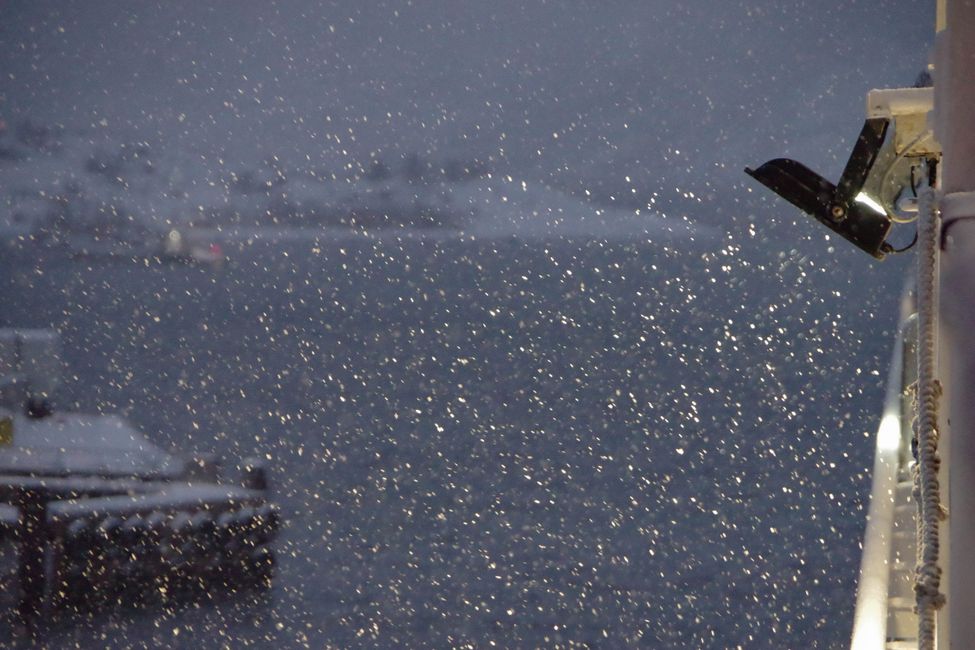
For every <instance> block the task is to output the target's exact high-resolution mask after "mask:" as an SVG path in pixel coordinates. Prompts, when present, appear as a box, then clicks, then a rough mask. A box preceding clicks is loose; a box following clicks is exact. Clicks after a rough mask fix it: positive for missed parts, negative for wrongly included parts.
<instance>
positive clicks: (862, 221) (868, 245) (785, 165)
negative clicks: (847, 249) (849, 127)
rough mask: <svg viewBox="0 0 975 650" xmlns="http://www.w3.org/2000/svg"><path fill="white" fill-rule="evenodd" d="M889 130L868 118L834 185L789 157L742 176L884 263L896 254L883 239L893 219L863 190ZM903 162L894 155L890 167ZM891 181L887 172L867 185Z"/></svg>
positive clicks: (881, 185)
mask: <svg viewBox="0 0 975 650" xmlns="http://www.w3.org/2000/svg"><path fill="white" fill-rule="evenodd" d="M888 126H890V120H889V119H887V118H885V117H875V118H869V119H867V121H866V122H865V123H864V124H863V129H862V130H861V131H860V136H859V137H858V138H857V141H856V144H855V145H854V146H853V153H851V154H850V159H849V160H848V161H847V163H846V168H845V169H844V170H843V175H842V176H841V177H840V180H839V183H837V184H836V185H833V184H832V183H830V182H829V181H828V180H826V179H825V178H823V177H822V176H820V175H819V174H817V173H816V172H814V171H812V170H811V169H809V168H808V167H806V166H805V165H803V164H802V163H799V162H796V161H795V160H790V159H788V158H776V159H774V160H770V161H768V162H767V163H765V164H764V165H762V166H760V167H759V168H758V169H749V168H746V169H745V173H747V174H748V175H749V176H751V177H752V178H754V179H756V180H757V181H758V182H760V183H761V184H762V185H765V186H766V187H768V188H769V189H770V190H772V191H773V192H775V193H776V194H778V195H779V196H781V197H782V198H784V199H785V200H786V201H788V202H789V203H792V204H793V205H795V206H796V207H797V208H799V209H800V210H802V211H803V212H805V213H806V214H808V215H810V216H812V217H813V218H815V219H816V220H817V221H819V222H820V223H822V224H823V225H824V226H826V227H827V228H829V229H830V230H832V231H833V232H835V233H837V234H839V235H841V236H842V237H844V238H845V239H847V240H849V241H850V242H851V243H852V244H854V245H855V246H857V247H858V248H860V249H862V250H864V251H866V252H867V253H869V254H870V255H872V256H874V257H876V258H877V259H883V258H884V256H885V255H886V254H887V253H891V252H894V248H893V247H892V246H891V245H890V244H889V243H887V241H886V239H887V233H888V232H889V231H890V228H891V225H892V223H893V220H892V219H891V218H890V216H889V215H888V213H887V211H886V209H885V208H884V207H883V205H884V202H880V201H877V200H875V199H873V198H872V197H870V196H869V194H866V193H864V192H863V189H864V185H865V184H867V179H868V177H869V176H870V175H871V174H870V172H871V169H872V168H873V167H874V163H875V162H876V160H877V157H878V155H879V154H880V153H881V149H882V147H883V145H884V139H885V137H886V135H887V127H888ZM901 159H902V156H897V155H896V154H895V155H894V156H893V157H891V159H890V160H889V163H890V164H891V165H895V164H896V163H897V162H899V161H900V160H901ZM897 176H898V177H899V176H900V174H898V175H897ZM893 180H895V179H894V178H892V174H890V173H889V170H885V171H884V172H883V178H882V180H881V181H880V182H879V183H878V182H876V181H874V182H873V183H871V185H873V186H875V187H876V189H878V190H883V189H885V188H884V186H885V185H887V184H889V183H890V182H891V181H893ZM898 180H899V179H898ZM898 184H899V183H898ZM901 187H903V185H901Z"/></svg>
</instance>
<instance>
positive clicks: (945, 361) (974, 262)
mask: <svg viewBox="0 0 975 650" xmlns="http://www.w3.org/2000/svg"><path fill="white" fill-rule="evenodd" d="M944 17H945V29H944V31H942V32H941V33H940V34H939V36H938V40H937V42H936V53H935V129H936V135H937V137H938V140H939V141H940V142H941V145H942V151H943V159H942V160H943V164H942V174H941V189H942V191H943V193H944V198H943V200H942V205H941V215H942V229H941V232H942V242H941V262H940V263H941V282H940V295H939V299H940V313H941V318H940V321H941V332H940V337H941V339H940V355H939V356H940V363H941V368H942V372H941V377H942V380H943V382H944V385H945V396H944V400H943V402H942V405H943V406H942V412H943V419H945V418H946V420H945V421H944V422H943V425H942V434H943V438H942V448H943V450H944V451H943V459H944V464H943V466H942V469H943V471H946V472H947V481H944V480H943V482H942V485H947V486H948V489H947V495H946V497H947V498H946V499H945V501H946V502H947V506H948V509H949V516H948V520H947V522H946V525H947V535H946V540H945V541H946V542H947V544H946V545H945V547H944V548H943V551H944V552H943V555H942V557H943V561H942V564H943V568H944V570H945V578H946V583H947V584H946V585H945V590H946V593H947V604H946V607H945V609H944V610H942V612H941V615H940V616H939V620H938V628H939V634H938V646H939V648H942V649H943V648H949V647H951V648H971V647H975V616H973V615H972V612H975V562H972V558H971V551H970V548H971V544H972V540H973V539H975V398H973V391H975V339H973V338H972V333H973V332H975V191H973V190H975V120H972V118H971V117H970V116H971V115H972V111H973V109H975V0H948V1H947V2H946V3H945V11H944Z"/></svg>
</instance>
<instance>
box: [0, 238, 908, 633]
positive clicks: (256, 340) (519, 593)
mask: <svg viewBox="0 0 975 650" xmlns="http://www.w3.org/2000/svg"><path fill="white" fill-rule="evenodd" d="M722 246H723V245H721V244H717V245H715V246H714V247H713V249H710V250H709V251H708V252H706V253H701V252H696V253H690V252H680V251H679V250H676V249H675V246H674V245H671V246H670V247H664V246H663V245H659V244H647V243H631V244H625V243H599V242H551V243H541V242H535V243H526V242H518V241H513V240H512V241H508V240H495V241H490V242H483V241H482V242H459V241H450V242H442V241H441V242H433V241H426V242H423V241H405V242H404V241H392V240H388V241H383V242H375V241H369V240H365V239H360V240H347V241H343V242H318V243H315V242H304V243H296V244H288V245H278V246H266V247H262V248H260V249H258V248H252V249H248V250H244V251H241V252H239V253H237V254H236V255H234V256H232V257H231V263H230V264H229V265H228V266H227V267H226V268H224V269H222V270H220V271H217V272H213V271H210V270H205V269H198V268H191V267H185V266H158V265H148V266H146V265H143V264H141V263H140V264H136V263H123V262H113V261H77V260H76V261H71V260H57V259H47V260H34V259H32V258H31V257H30V256H29V255H28V256H27V257H24V256H23V255H22V254H13V253H10V254H8V255H7V256H6V258H5V260H4V263H3V264H2V265H0V268H2V270H3V276H2V277H0V280H2V284H0V304H3V306H4V307H3V310H2V312H0V324H12V325H18V326H39V327H49V326H54V327H57V328H59V329H60V330H61V331H62V333H63V336H64V340H65V357H66V361H67V363H68V366H69V367H70V369H71V372H72V373H73V374H72V376H70V377H69V378H68V381H67V386H66V388H65V394H66V396H65V399H63V400H62V402H63V404H64V405H67V406H71V407H77V408H82V409H86V410H96V409H97V410H106V411H114V410H121V411H124V412H126V413H127V414H128V415H129V416H130V417H131V418H132V419H133V420H134V421H135V422H136V423H137V424H139V425H140V426H141V427H142V428H143V429H144V430H145V431H146V432H147V433H148V434H149V435H150V436H151V437H152V438H153V439H154V440H156V441H157V442H158V443H159V444H161V445H163V446H166V447H172V448H176V449H180V450H183V451H187V452H190V451H206V452H211V451H212V452H216V453H217V454H218V455H220V456H222V457H224V458H227V459H231V460H233V459H237V458H240V457H243V456H249V455H255V454H257V455H266V456H267V457H268V458H269V459H270V460H271V461H272V464H273V467H274V473H273V478H274V481H275V484H276V489H277V496H278V498H279V500H280V502H281V503H282V505H283V508H284V511H285V513H286V520H287V523H286V528H285V530H284V532H283V535H282V538H281V540H280V543H279V546H278V555H279V571H278V576H277V580H276V583H275V585H274V587H273V588H272V589H271V591H270V592H268V593H266V594H263V595H260V594H239V595H237V596H236V597H225V596H215V597H214V598H213V599H203V601H202V602H197V603H195V604H187V605H185V606H181V607H176V608H172V607H166V608H164V607H150V608H148V609H144V610H140V611H134V612H132V611H126V612H114V613H111V612H109V613H101V614H97V615H94V616H91V617H85V618H83V619H82V620H80V621H78V620H75V621H72V622H71V623H70V624H69V623H68V622H60V623H56V624H54V625H53V627H52V630H51V631H50V633H49V635H48V637H47V638H48V643H49V645H51V646H52V647H72V646H79V647H102V646H105V647H151V646H172V647H194V646H195V647H217V646H227V647H257V648H265V647H266V648H282V647H289V648H290V647H313V648H318V647H359V646H370V647H373V646H374V647H437V648H441V647H458V646H461V647H462V646H471V647H473V646H477V647H490V646H491V645H492V644H494V645H496V646H499V647H555V646H564V647H570V646H576V647H597V646H602V647H623V646H631V647H632V646H640V647H660V648H670V647H689V648H705V647H706V648H728V647H735V646H736V645H741V646H742V647H747V648H764V647H842V646H843V645H844V644H845V643H846V642H847V639H848V634H849V630H850V627H851V623H852V606H853V599H854V590H855V578H856V570H857V566H858V562H859V543H860V535H861V534H862V527H863V517H864V506H865V498H866V494H867V491H868V487H869V484H868V481H869V477H868V476H867V468H868V467H869V466H870V463H871V460H872V456H871V454H872V440H871V439H870V438H868V437H867V435H866V434H867V433H868V432H869V433H871V434H872V431H873V429H874V427H875V422H876V416H877V414H878V412H879V410H880V400H881V391H882V386H881V383H882V382H881V376H880V375H882V374H883V372H884V370H885V364H886V361H887V355H888V350H889V346H890V343H891V341H892V328H893V324H894V323H893V319H894V315H895V313H894V312H895V302H896V296H897V291H898V288H899V284H900V278H901V274H900V273H899V272H893V271H892V270H891V269H892V268H893V269H895V270H896V268H897V267H890V266H888V267H887V268H886V269H885V271H887V272H886V273H882V272H880V271H876V270H873V269H872V268H871V267H853V268H852V270H851V269H846V268H843V267H839V268H823V267H824V264H823V262H822V260H817V259H815V258H814V259H812V261H810V260H809V259H805V258H801V257H800V256H799V255H798V254H795V255H787V256H785V257H779V256H778V255H776V254H775V253H774V251H771V252H761V251H758V250H751V251H748V250H745V251H742V250H732V249H728V248H722ZM676 248H680V246H679V245H678V246H676ZM817 264H818V265H817ZM863 268H867V269H868V270H867V271H863V270H862V269H863ZM837 292H838V293H837Z"/></svg>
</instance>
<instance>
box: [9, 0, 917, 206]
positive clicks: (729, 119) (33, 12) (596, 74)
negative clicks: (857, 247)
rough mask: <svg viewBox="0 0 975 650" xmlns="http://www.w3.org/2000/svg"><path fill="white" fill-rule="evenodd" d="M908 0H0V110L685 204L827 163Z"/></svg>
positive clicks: (889, 49) (214, 154) (182, 139)
mask: <svg viewBox="0 0 975 650" xmlns="http://www.w3.org/2000/svg"><path fill="white" fill-rule="evenodd" d="M927 4H929V3H916V2H908V1H906V0H899V1H892V2H883V1H874V2H865V1H862V0H861V1H859V2H857V1H856V0H848V1H846V2H842V3H822V2H814V1H807V2H779V1H774V0H754V1H748V2H737V1H736V2H723V1H722V2H718V1H715V0H690V1H687V2H673V1H662V0H629V1H624V0H599V1H581V0H560V1H553V0H549V1H547V2H546V1H545V0H491V1H490V2H485V1H483V0H476V1H475V0H413V1H408V0H390V1H374V2H368V1H366V2H350V1H335V0H331V1H330V0H293V1H285V0H279V1H277V2H274V1H270V0H248V1H239V2H205V1H202V0H166V1H165V2H150V1H142V2H139V1H135V2H116V1H110V0H0V60H2V61H3V62H4V64H3V74H2V78H0V117H2V118H4V119H6V121H8V122H13V121H15V120H18V119H22V118H23V117H24V116H32V117H33V118H35V119H37V120H41V121H45V122H58V123H63V124H64V125H65V126H67V127H68V128H70V129H80V130H90V131H91V132H92V133H97V132H100V131H101V132H108V133H110V134H111V136H112V137H113V138H115V139H122V140H127V139H140V140H147V141H149V142H151V143H154V144H163V145H164V146H167V147H175V148H179V149H181V150H184V152H191V153H192V155H201V156H207V157H209V158H210V159H212V160H217V161H223V162H222V163H221V162H215V163H213V164H231V165H237V164H239V163H246V162H248V161H254V160H260V159H262V158H263V157H264V156H267V155H278V156H280V157H282V158H284V159H285V160H288V161H291V163H292V164H302V161H304V160H309V161H312V162H313V163H314V164H328V165H342V164H346V163H352V164H357V163H362V162H363V161H367V160H368V159H369V158H370V157H373V156H375V157H380V158H395V157H396V156H400V155H402V154H404V153H409V152H413V151H416V152H421V153H423V154H425V155H428V156H430V157H431V158H433V159H444V158H446V157H450V156H463V157H466V158H480V159H490V160H492V161H493V164H494V166H495V167H496V168H498V169H502V170H507V171H510V172H511V173H513V174H515V175H518V176H522V177H525V178H538V179H545V180H547V181H549V182H552V183H553V184H555V185H557V186H560V187H565V188H570V189H572V190H573V191H575V192H577V193H580V192H583V191H584V190H586V189H589V190H591V191H592V192H593V193H594V194H595V195H596V196H598V197H599V198H600V199H605V198H606V197H608V196H611V195H612V196H616V197H620V196H626V197H628V199H627V200H631V201H634V202H635V203H636V204H639V203H640V202H642V201H645V200H646V198H647V197H649V196H652V195H654V194H658V195H659V196H660V197H661V203H662V204H666V202H667V201H673V200H675V199H679V198H680V197H682V196H683V195H684V193H685V192H687V191H691V192H694V193H695V196H698V197H703V200H704V203H703V205H704V206H705V209H707V204H708V202H710V201H713V200H715V199H717V198H721V197H722V195H726V194H727V193H729V192H731V193H734V192H736V191H739V192H740V187H743V186H744V185H745V184H747V182H748V181H747V180H746V179H745V178H744V177H743V176H742V175H741V168H742V167H743V166H744V165H745V164H757V163H760V162H762V161H764V160H765V159H767V158H769V157H773V156H778V155H783V154H791V155H793V156H795V157H797V158H800V159H802V160H803V161H804V162H807V163H809V164H810V165H812V166H814V167H820V168H822V167H825V168H824V169H823V171H824V172H827V173H828V174H834V175H835V174H838V173H839V170H840V169H841V167H842V163H843V161H844V160H845V156H846V154H847V152H848V148H849V146H850V142H851V141H852V139H853V138H854V137H855V136H856V133H857V132H858V131H859V126H860V123H861V121H862V119H863V103H864V101H863V96H864V94H865V92H866V91H867V90H868V89H869V88H871V87H879V86H890V85H910V84H911V83H912V82H913V79H914V77H915V76H916V74H917V73H918V71H919V70H920V69H921V68H922V67H923V65H924V63H925V62H926V59H927V53H928V50H929V48H930V43H931V40H932V30H933V3H930V4H931V5H932V6H931V7H928V6H927ZM627 178H629V180H626V179H627ZM733 183H739V188H737V189H735V188H733V187H732V185H731V184H733ZM634 190H635V192H634ZM698 205H699V206H700V205H702V204H698Z"/></svg>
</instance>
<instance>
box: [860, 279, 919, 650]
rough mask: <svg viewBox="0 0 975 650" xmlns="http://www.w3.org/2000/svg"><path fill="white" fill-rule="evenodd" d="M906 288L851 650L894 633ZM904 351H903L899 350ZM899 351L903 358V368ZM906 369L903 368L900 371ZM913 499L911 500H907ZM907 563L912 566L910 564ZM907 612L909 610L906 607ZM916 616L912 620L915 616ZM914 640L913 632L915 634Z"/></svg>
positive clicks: (887, 643) (909, 334)
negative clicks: (892, 594)
mask: <svg viewBox="0 0 975 650" xmlns="http://www.w3.org/2000/svg"><path fill="white" fill-rule="evenodd" d="M911 298H912V296H911V292H910V291H909V290H908V291H906V292H905V296H904V299H903V301H902V308H901V319H900V324H899V327H898V334H897V339H896V342H895V344H894V351H893V354H892V358H891V362H890V369H889V371H888V375H887V390H886V395H885V398H884V408H883V415H882V417H881V419H880V425H879V427H878V429H877V437H876V446H875V452H874V463H873V473H872V477H873V485H872V488H871V492H870V505H869V509H868V511H867V525H866V530H865V532H864V539H863V555H862V558H861V563H860V576H859V581H858V586H857V600H856V608H855V610H854V616H853V636H852V641H851V646H850V647H851V648H852V649H853V650H882V649H885V648H892V647H910V646H909V645H900V646H898V645H894V644H893V643H894V641H895V639H897V638H900V639H901V640H902V641H903V640H905V639H904V637H903V636H898V635H897V634H896V633H893V631H892V630H891V629H890V628H891V625H890V621H891V615H892V612H891V611H890V603H891V580H892V573H894V572H895V571H897V570H902V571H903V570H904V569H905V567H903V563H897V564H898V566H895V562H894V558H893V538H894V530H895V529H894V521H895V508H896V507H898V506H899V507H906V506H907V505H908V504H906V503H898V498H897V497H898V494H901V495H903V494H904V490H900V491H899V490H898V483H899V482H900V481H903V477H904V475H905V474H906V473H907V472H906V471H905V470H906V466H907V463H908V462H909V459H910V457H911V456H910V439H911V423H910V422H909V419H908V418H907V417H905V414H906V413H909V412H910V409H909V408H905V406H909V405H908V404H905V401H906V399H907V398H906V386H907V384H908V383H909V382H910V381H912V380H913V375H914V374H915V373H914V372H912V370H913V368H911V367H910V366H911V365H913V364H912V363H911V362H912V361H913V360H914V359H913V357H914V353H913V349H914V340H913V339H914V337H915V336H916V329H915V326H916V325H915V322H916V321H915V319H914V318H911V315H912V312H913V300H912V299H911ZM905 351H907V355H905ZM905 356H907V357H909V358H908V361H907V364H908V365H907V367H905ZM905 370H906V372H905ZM912 504H913V502H912V503H911V505H912ZM910 568H913V565H911V566H910ZM906 613H907V614H908V615H913V612H910V611H908V612H906ZM915 620H916V619H915ZM915 639H916V637H915ZM914 647H916V646H914Z"/></svg>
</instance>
